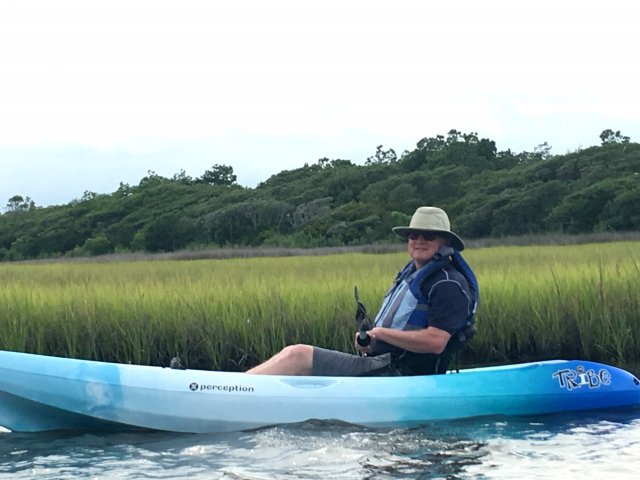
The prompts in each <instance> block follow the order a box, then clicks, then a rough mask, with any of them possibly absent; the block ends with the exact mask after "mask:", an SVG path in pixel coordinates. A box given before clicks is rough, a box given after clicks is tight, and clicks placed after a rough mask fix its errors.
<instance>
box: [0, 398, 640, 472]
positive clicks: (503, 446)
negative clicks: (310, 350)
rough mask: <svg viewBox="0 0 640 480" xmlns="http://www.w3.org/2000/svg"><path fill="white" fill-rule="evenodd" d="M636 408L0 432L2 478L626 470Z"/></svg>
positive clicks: (639, 434) (635, 437)
mask: <svg viewBox="0 0 640 480" xmlns="http://www.w3.org/2000/svg"><path fill="white" fill-rule="evenodd" d="M639 472H640V409H631V410H629V409H627V410H618V411H608V412H590V413H581V414H571V415H551V416H542V417H537V418H513V417H511V418H497V417H492V418H479V419H471V420H464V421H455V422H434V423H431V424H429V425H425V426H424V427H420V428H416V429H395V430H367V429H364V428H360V427H355V426H352V425H345V424H335V423H318V422H307V423H304V424H299V425H293V426H280V427H271V428H265V429H262V430H258V431H252V432H240V433H231V434H229V433H227V434H210V435H193V434H173V433H160V432H146V433H139V432H136V433H110V434H107V433H104V434H102V433H100V434H95V433H60V432H56V433H39V434H17V433H8V432H5V433H0V478H11V479H27V478H28V479H56V480H59V479H187V478H188V479H190V480H198V479H274V478H275V479H280V478H282V479H323V480H327V479H331V480H334V479H369V478H370V479H396V478H406V479H467V478H473V479H515V478H517V479H526V478H531V479H534V478H535V479H558V478H563V479H565V480H566V479H569V478H579V479H604V478H615V479H631V478H633V479H636V478H638V475H639Z"/></svg>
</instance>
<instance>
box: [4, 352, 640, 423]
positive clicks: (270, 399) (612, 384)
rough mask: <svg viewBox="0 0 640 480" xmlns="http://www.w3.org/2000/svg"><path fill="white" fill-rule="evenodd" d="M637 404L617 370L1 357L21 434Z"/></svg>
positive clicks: (407, 419)
mask: <svg viewBox="0 0 640 480" xmlns="http://www.w3.org/2000/svg"><path fill="white" fill-rule="evenodd" d="M637 406H640V381H639V380H638V378H637V377H635V376H634V375H632V374H631V373H629V372H627V371H625V370H622V369H620V368H617V367H614V366H610V365H605V364H600V363H594V362H589V361H580V360H552V361H542V362H534V363H521V364H515V365H507V366H492V367H483V368H470V369H462V370H460V371H459V372H457V373H455V372H450V373H447V374H444V375H432V376H414V377H311V376H271V375H250V374H247V373H236V372H218V371H203V370H176V369H171V368H163V367H152V366H142V365H125V364H117V363H107V362H97V361H88V360H77V359H70V358H61V357H51V356H43V355H34V354H27V353H17V352H8V351H0V426H3V427H4V428H6V429H8V430H11V431H15V432H37V431H46V430H60V429H63V430H69V429H72V430H85V429H90V430H113V429H116V430H120V429H152V430H164V431H172V432H192V433H207V432H230V431H242V430H250V429H256V428H260V427H266V426H272V425H281V424H289V423H298V422H304V421H307V420H312V419H315V420H331V421H341V422H348V423H351V424H356V425H361V426H364V427H371V428H376V427H412V426H418V425H420V424H424V423H427V422H431V421H435V420H450V419H460V418H467V417H478V416H494V415H541V414H550V413H558V412H571V411H580V410H596V409H608V408H617V407H637Z"/></svg>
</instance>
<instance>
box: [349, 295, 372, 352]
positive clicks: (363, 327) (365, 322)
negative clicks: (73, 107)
mask: <svg viewBox="0 0 640 480" xmlns="http://www.w3.org/2000/svg"><path fill="white" fill-rule="evenodd" d="M353 294H354V296H355V298H356V303H357V304H358V308H357V310H356V322H357V323H358V337H357V338H356V341H357V342H358V345H360V346H361V347H366V346H367V345H369V344H370V343H371V337H370V336H369V334H368V333H367V332H368V331H369V330H371V329H372V328H373V325H372V324H371V319H370V318H369V314H368V313H367V309H366V308H365V306H364V304H363V303H362V302H361V301H360V296H359V295H358V287H354V289H353Z"/></svg>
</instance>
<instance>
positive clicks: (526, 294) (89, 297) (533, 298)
mask: <svg viewBox="0 0 640 480" xmlns="http://www.w3.org/2000/svg"><path fill="white" fill-rule="evenodd" d="M639 245H640V243H638V242H619V243H608V244H599V245H597V244H592V245H578V246H562V247H551V246H545V247H491V248H484V249H469V250H468V251H465V257H466V258H467V260H468V261H469V263H470V264H471V265H472V266H473V267H474V269H475V271H476V273H477V275H478V279H479V282H480V288H481V303H480V308H479V313H478V329H479V333H478V334H477V336H476V338H474V340H473V341H472V342H470V344H469V346H468V347H467V348H465V350H464V351H463V361H464V362H472V363H486V362H491V363H497V362H508V361H514V360H530V359H544V358H557V357H576V358H577V357H580V358H586V359H592V360H602V361H611V362H613V361H615V362H619V361H626V362H637V361H639V360H640V334H639V333H638V318H639V315H640V294H639V292H640V271H639V266H640V254H638V253H636V252H637V251H638V246H639ZM406 261H407V255H406V254H405V253H390V254H358V253H347V254H340V255H327V256H309V257H300V256H298V257H278V258H264V257H263V258H241V259H220V260H192V261H168V260H158V261H137V262H112V263H60V264H0V348H2V349H6V350H16V351H26V352H33V353H42V354H50V355H60V356H70V357H76V358H90V359H98V360H108V361H117V362H124V363H128V362H131V363H142V364H153V365H166V364H168V362H169V359H170V358H171V357H172V356H176V355H179V356H180V357H181V358H182V359H183V361H184V362H186V363H187V364H188V366H189V367H190V368H210V369H224V370H243V369H245V368H247V367H249V366H251V365H254V364H256V363H258V362H259V361H262V360H264V359H265V358H267V357H268V356H270V355H271V354H273V353H275V352H276V351H278V350H279V349H280V348H282V347H283V346H285V345H287V344H291V343H298V342H304V343H311V344H314V345H319V346H323V347H327V348H335V349H339V350H343V351H353V347H352V343H353V332H354V329H355V322H354V320H353V317H354V313H355V301H354V298H353V289H354V286H355V285H357V286H358V290H359V292H360V296H361V299H362V300H363V301H364V303H365V304H366V305H367V307H368V309H369V310H370V313H371V314H372V315H374V314H375V312H376V310H377V309H378V308H379V305H380V302H381V299H382V296H383V295H384V292H385V291H386V289H387V288H388V286H389V284H390V282H391V280H392V278H393V276H394V275H395V273H396V272H397V270H398V269H399V268H400V267H401V266H402V265H404V263H405V262H406Z"/></svg>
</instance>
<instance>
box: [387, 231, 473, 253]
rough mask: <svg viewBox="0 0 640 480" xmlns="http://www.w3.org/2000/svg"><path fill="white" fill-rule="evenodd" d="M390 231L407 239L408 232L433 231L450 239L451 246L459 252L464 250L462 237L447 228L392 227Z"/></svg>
mask: <svg viewBox="0 0 640 480" xmlns="http://www.w3.org/2000/svg"><path fill="white" fill-rule="evenodd" d="M391 231H392V232H393V233H395V234H396V235H398V236H399V237H400V238H402V239H404V240H406V239H407V237H408V236H409V234H410V233H423V232H431V233H435V234H436V235H438V236H440V237H444V238H446V239H448V240H450V241H451V246H452V247H453V248H454V249H455V250H457V251H459V252H461V251H462V250H464V242H463V241H462V239H461V238H460V237H459V236H458V235H456V234H455V233H453V232H450V231H448V230H434V229H432V228H411V227H393V228H392V229H391Z"/></svg>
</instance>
